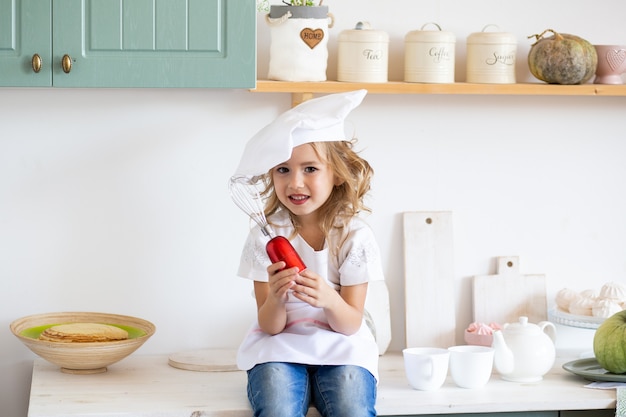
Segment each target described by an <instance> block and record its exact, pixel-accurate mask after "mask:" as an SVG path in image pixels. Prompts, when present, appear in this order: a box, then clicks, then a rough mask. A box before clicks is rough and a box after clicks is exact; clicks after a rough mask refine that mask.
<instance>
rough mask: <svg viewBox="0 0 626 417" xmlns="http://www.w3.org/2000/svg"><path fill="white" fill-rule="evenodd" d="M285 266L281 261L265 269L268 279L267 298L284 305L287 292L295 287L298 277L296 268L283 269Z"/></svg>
mask: <svg viewBox="0 0 626 417" xmlns="http://www.w3.org/2000/svg"><path fill="white" fill-rule="evenodd" d="M285 266H287V264H286V263H285V262H283V261H279V262H276V263H274V264H272V265H270V266H268V267H267V275H268V279H269V293H268V294H267V296H268V297H271V298H273V299H274V301H276V302H278V303H282V304H284V303H285V302H286V301H287V292H288V291H289V289H290V288H292V287H293V286H294V285H295V281H296V277H297V276H298V268H297V267H294V268H289V269H284V270H282V271H281V269H283V268H284V267H285Z"/></svg>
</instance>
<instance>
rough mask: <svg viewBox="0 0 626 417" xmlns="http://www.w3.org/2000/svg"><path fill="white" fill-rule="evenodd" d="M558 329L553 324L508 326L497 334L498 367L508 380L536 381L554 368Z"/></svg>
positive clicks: (523, 320)
mask: <svg viewBox="0 0 626 417" xmlns="http://www.w3.org/2000/svg"><path fill="white" fill-rule="evenodd" d="M555 341H556V328H555V327H554V324H552V323H550V322H549V321H542V322H539V323H538V324H532V323H528V317H524V316H522V317H520V318H519V322H518V323H507V324H505V325H504V326H503V329H502V330H497V331H495V332H494V333H493V343H492V347H493V348H494V350H495V355H494V366H495V368H496V370H497V371H498V372H499V373H500V375H502V378H503V379H505V380H507V381H514V382H535V381H540V380H541V379H543V376H544V375H545V374H546V373H548V371H549V370H550V369H551V368H552V366H553V365H554V360H555V358H556V349H555V347H554V343H555Z"/></svg>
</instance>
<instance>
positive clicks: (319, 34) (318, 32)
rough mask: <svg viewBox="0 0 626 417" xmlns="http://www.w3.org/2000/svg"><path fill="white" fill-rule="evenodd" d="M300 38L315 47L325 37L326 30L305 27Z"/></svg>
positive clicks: (310, 46)
mask: <svg viewBox="0 0 626 417" xmlns="http://www.w3.org/2000/svg"><path fill="white" fill-rule="evenodd" d="M300 39H302V40H303V41H304V43H306V44H307V45H308V46H309V48H311V49H313V48H315V47H316V46H317V45H318V44H319V43H320V42H321V41H322V39H324V31H323V30H322V29H315V30H313V29H311V28H304V29H302V30H301V31H300Z"/></svg>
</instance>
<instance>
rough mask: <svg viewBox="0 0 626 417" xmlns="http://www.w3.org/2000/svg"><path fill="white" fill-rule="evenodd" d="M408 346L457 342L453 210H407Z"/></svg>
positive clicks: (405, 244)
mask: <svg viewBox="0 0 626 417" xmlns="http://www.w3.org/2000/svg"><path fill="white" fill-rule="evenodd" d="M403 220H404V225H403V226H404V285H405V314H406V315H405V320H406V346H407V347H419V346H430V347H442V348H447V347H449V346H453V345H454V344H455V330H456V316H455V303H454V299H455V295H454V258H453V245H452V241H453V235H452V213H451V212H448V211H435V212H432V211H419V212H405V213H404V219H403Z"/></svg>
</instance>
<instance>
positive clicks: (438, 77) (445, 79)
mask: <svg viewBox="0 0 626 417" xmlns="http://www.w3.org/2000/svg"><path fill="white" fill-rule="evenodd" d="M429 25H432V26H434V27H436V30H425V28H426V27H427V26H429ZM455 44H456V36H455V35H454V33H452V32H447V31H443V30H441V27H440V26H439V25H438V24H437V23H426V24H424V25H423V26H422V27H421V29H420V30H414V31H411V32H409V33H407V34H406V36H405V37H404V81H406V82H416V83H441V84H446V83H453V82H454V54H455Z"/></svg>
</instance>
